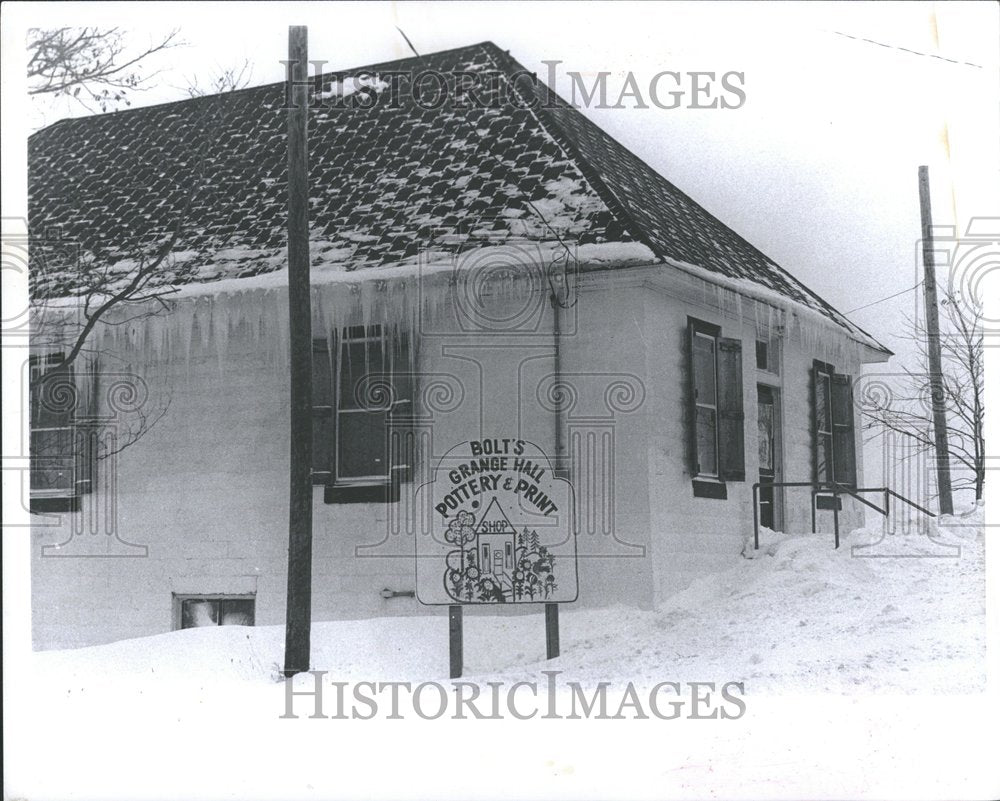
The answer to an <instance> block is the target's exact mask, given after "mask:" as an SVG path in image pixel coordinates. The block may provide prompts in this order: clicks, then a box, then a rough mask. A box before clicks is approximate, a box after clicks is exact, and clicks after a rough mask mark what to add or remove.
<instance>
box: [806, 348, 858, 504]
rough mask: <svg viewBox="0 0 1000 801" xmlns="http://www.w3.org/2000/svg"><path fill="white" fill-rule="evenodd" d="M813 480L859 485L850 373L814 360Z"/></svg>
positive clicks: (820, 482) (824, 482)
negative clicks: (846, 373)
mask: <svg viewBox="0 0 1000 801" xmlns="http://www.w3.org/2000/svg"><path fill="white" fill-rule="evenodd" d="M812 394H813V403H812V407H813V415H812V417H813V426H812V428H813V480H814V481H815V482H816V483H817V484H820V485H822V486H831V485H832V484H834V483H837V484H843V485H846V486H849V487H853V486H856V485H857V463H856V459H855V452H854V399H853V395H852V392H851V379H850V377H849V376H846V375H841V374H840V373H837V372H835V370H834V368H833V365H830V364H826V363H825V362H820V361H817V362H814V363H813V376H812Z"/></svg>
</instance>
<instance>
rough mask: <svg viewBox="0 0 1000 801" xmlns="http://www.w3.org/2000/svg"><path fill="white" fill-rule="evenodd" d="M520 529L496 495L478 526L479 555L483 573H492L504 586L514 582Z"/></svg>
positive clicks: (480, 568)
mask: <svg viewBox="0 0 1000 801" xmlns="http://www.w3.org/2000/svg"><path fill="white" fill-rule="evenodd" d="M515 535H516V532H515V531H514V526H512V525H511V523H510V520H508V519H507V515H505V514H504V512H503V509H501V508H500V504H499V503H497V499H496V498H493V500H492V501H490V505H489V506H488V507H487V508H486V511H485V512H484V513H483V516H482V518H481V519H480V521H479V525H478V526H476V554H477V560H478V562H479V570H480V573H481V575H482V576H484V577H486V576H492V577H493V578H494V579H495V580H496V582H497V583H498V584H500V585H501V586H509V585H510V584H511V583H512V582H513V573H514V538H515Z"/></svg>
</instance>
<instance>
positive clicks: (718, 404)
mask: <svg viewBox="0 0 1000 801" xmlns="http://www.w3.org/2000/svg"><path fill="white" fill-rule="evenodd" d="M719 333H720V332H719V328H718V326H714V325H711V324H709V323H705V322H702V321H701V320H695V319H693V318H689V319H688V368H689V381H688V398H689V408H688V417H689V426H688V429H689V440H688V447H689V452H690V455H691V456H690V462H691V474H692V476H693V477H694V479H695V494H696V495H698V496H701V497H714V498H725V497H726V494H725V485H724V484H723V483H722V482H725V481H744V480H745V479H746V468H745V454H744V444H743V348H742V343H741V342H740V340H738V339H727V338H724V337H720V336H719ZM699 479H702V481H699Z"/></svg>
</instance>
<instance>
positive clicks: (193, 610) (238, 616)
mask: <svg viewBox="0 0 1000 801" xmlns="http://www.w3.org/2000/svg"><path fill="white" fill-rule="evenodd" d="M176 600H177V604H178V606H179V610H178V611H179V617H180V625H179V626H178V627H177V628H181V629H194V628H199V627H201V626H252V625H253V624H254V611H255V610H254V598H253V597H252V596H251V597H233V596H219V595H200V596H191V595H188V596H182V597H177V599H176Z"/></svg>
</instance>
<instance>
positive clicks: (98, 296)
mask: <svg viewBox="0 0 1000 801" xmlns="http://www.w3.org/2000/svg"><path fill="white" fill-rule="evenodd" d="M247 69H248V67H247V65H244V66H243V67H242V68H240V69H235V70H226V71H223V72H221V73H220V74H219V75H218V76H216V77H214V78H213V79H212V81H211V85H212V87H213V88H215V89H217V90H218V91H217V92H216V94H215V95H214V97H213V98H211V99H206V100H204V101H201V103H200V106H199V109H198V113H199V119H198V124H197V135H198V144H197V145H196V148H195V153H194V160H193V163H194V166H193V175H192V173H191V172H185V173H184V175H183V176H179V177H178V184H177V187H176V188H177V189H178V191H180V190H183V195H182V197H183V199H182V201H181V202H180V204H179V207H178V208H177V209H176V210H175V212H174V213H173V215H172V218H173V219H172V221H171V222H170V223H169V225H168V228H167V232H166V233H165V234H164V235H162V236H160V237H159V238H158V239H157V240H156V241H153V242H148V241H147V242H135V243H132V244H129V243H122V244H119V243H115V244H114V246H113V247H112V248H111V249H103V248H100V247H95V248H94V249H92V250H90V251H87V252H77V251H76V250H75V248H74V243H72V242H69V243H63V242H61V241H60V240H59V239H58V238H57V239H50V238H49V237H47V236H46V237H38V238H37V241H38V245H37V248H38V250H39V251H40V262H41V264H42V265H43V269H52V268H55V269H56V270H64V271H67V272H69V273H70V276H69V281H70V283H71V284H72V287H71V292H72V295H73V301H72V303H70V304H67V302H66V300H65V299H62V300H60V301H58V302H53V301H51V300H48V299H46V298H38V299H36V300H35V301H33V303H32V307H33V315H32V316H33V325H34V329H33V343H34V345H35V346H36V347H38V348H40V349H42V350H45V351H47V352H48V353H51V354H56V357H55V358H54V359H53V360H52V361H51V362H50V365H49V366H48V368H47V369H46V370H45V372H44V375H43V376H42V377H41V380H43V381H44V382H45V383H46V384H47V385H49V386H50V387H57V386H58V385H59V384H60V383H62V384H64V385H65V384H66V383H68V382H70V381H72V372H73V365H74V364H75V363H76V362H77V361H78V360H79V358H80V356H81V354H89V355H90V356H92V357H102V356H103V355H104V354H101V353H100V352H99V351H98V350H97V349H96V348H95V347H94V345H93V335H94V332H95V331H96V330H97V329H98V326H99V325H106V326H122V325H130V324H134V323H136V322H138V321H140V320H143V319H147V318H150V317H154V316H158V315H161V314H164V313H168V312H170V311H171V309H172V302H171V296H172V295H174V294H175V293H176V292H177V291H178V289H177V287H176V286H174V285H173V284H172V282H171V277H172V274H173V269H172V267H173V264H172V262H173V259H172V255H173V252H174V249H175V246H176V244H177V242H178V239H179V238H180V237H181V235H182V233H183V232H184V230H185V225H186V223H187V221H188V218H189V215H190V211H191V207H192V204H193V203H194V201H195V199H196V197H197V196H198V193H199V191H200V190H201V188H202V187H203V186H204V185H205V179H206V171H207V167H208V164H209V162H210V161H211V150H212V147H213V145H216V144H217V143H218V142H219V132H220V130H221V128H222V127H223V126H224V124H225V119H226V106H225V94H226V93H228V92H230V91H233V90H235V89H238V88H242V86H243V85H245V83H246V80H247ZM188 93H189V95H191V96H199V95H200V94H201V93H200V92H199V91H196V90H195V89H189V92H188ZM45 262H50V264H49V265H45V264H44V263H45ZM50 392H51V390H50ZM165 412H166V407H164V408H162V409H160V410H158V411H154V412H150V411H149V410H137V411H136V412H135V415H134V417H135V420H134V421H133V424H132V425H131V427H130V428H129V430H128V431H127V435H126V436H124V437H120V438H119V440H118V443H117V445H116V447H115V448H114V450H112V451H109V452H108V453H104V454H101V456H108V455H111V453H117V452H119V451H121V450H123V449H124V448H125V447H128V446H129V445H131V444H133V443H134V442H136V441H137V440H138V439H140V438H141V437H142V436H143V435H144V434H145V433H147V432H148V431H149V429H150V428H151V427H152V425H154V424H155V423H156V421H157V420H159V419H160V417H162V416H163V414H164V413H165Z"/></svg>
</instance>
